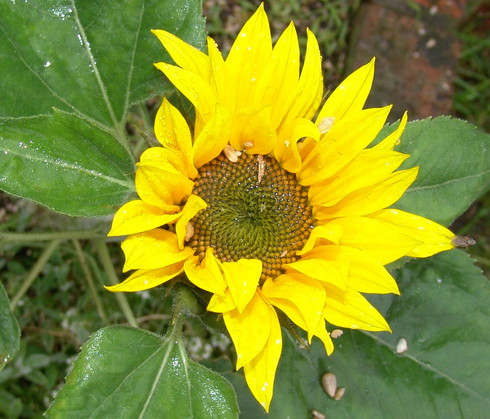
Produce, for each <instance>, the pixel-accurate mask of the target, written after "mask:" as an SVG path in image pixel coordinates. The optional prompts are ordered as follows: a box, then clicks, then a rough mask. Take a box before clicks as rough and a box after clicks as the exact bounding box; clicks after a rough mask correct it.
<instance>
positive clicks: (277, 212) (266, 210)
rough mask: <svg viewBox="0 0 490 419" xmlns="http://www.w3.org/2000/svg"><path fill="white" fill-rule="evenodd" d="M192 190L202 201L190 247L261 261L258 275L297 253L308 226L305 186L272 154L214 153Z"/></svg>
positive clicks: (272, 272)
mask: <svg viewBox="0 0 490 419" xmlns="http://www.w3.org/2000/svg"><path fill="white" fill-rule="evenodd" d="M194 182H195V184H194V189H193V194H195V195H198V196H199V197H201V198H202V199H203V200H204V201H205V202H206V203H207V204H208V207H207V208H206V209H204V210H202V211H200V212H199V213H198V214H197V215H196V216H195V217H194V218H193V219H192V221H191V223H192V224H193V227H194V235H193V236H192V238H191V240H190V243H189V245H190V247H191V248H193V249H194V250H195V251H196V254H197V255H198V256H199V257H201V258H203V257H204V255H205V252H206V248H207V247H211V248H213V249H214V254H215V256H216V257H217V258H218V259H219V260H221V261H222V262H231V261H237V260H239V259H259V260H261V261H262V279H265V278H268V277H272V278H274V277H276V276H278V275H280V274H281V272H282V266H283V264H286V263H291V262H293V261H295V260H296V259H297V257H296V256H295V255H296V252H297V251H298V250H300V249H301V248H302V247H303V246H304V244H305V243H306V240H307V239H308V237H309V234H310V231H311V229H312V228H313V219H312V214H311V207H310V205H309V203H308V190H307V188H305V187H303V186H301V185H299V184H298V182H297V180H296V176H295V175H294V174H292V173H289V172H287V171H286V170H284V169H282V168H281V167H280V166H279V164H278V163H277V161H276V160H275V159H273V158H270V157H267V156H260V155H248V154H245V153H244V154H242V155H241V156H240V157H239V158H238V161H237V162H231V161H230V160H228V159H227V158H226V157H225V156H223V155H220V156H218V157H217V158H215V159H214V160H212V161H210V162H209V163H207V164H205V165H204V166H202V167H201V168H200V169H199V174H198V176H197V178H196V179H195V180H194Z"/></svg>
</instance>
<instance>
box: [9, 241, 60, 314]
mask: <svg viewBox="0 0 490 419" xmlns="http://www.w3.org/2000/svg"><path fill="white" fill-rule="evenodd" d="M60 243H61V240H53V241H52V242H51V243H49V244H48V245H47V246H46V248H45V249H44V251H43V252H42V253H41V256H40V257H39V259H38V260H37V261H36V263H35V264H34V266H33V267H32V268H31V270H30V271H29V274H28V275H27V277H26V278H25V279H24V281H23V283H22V285H21V286H20V288H19V290H18V291H17V293H16V294H15V296H14V297H13V298H12V301H11V302H10V310H12V311H14V310H15V307H17V304H19V301H20V300H21V298H22V297H23V296H24V294H25V293H26V292H27V290H28V289H29V287H30V286H31V285H32V283H33V282H34V280H35V279H36V278H37V277H38V275H39V273H40V272H41V270H42V269H43V267H44V265H45V264H46V262H47V261H48V260H49V258H50V257H51V255H52V254H53V252H54V251H55V250H56V248H57V247H58V246H59V244H60Z"/></svg>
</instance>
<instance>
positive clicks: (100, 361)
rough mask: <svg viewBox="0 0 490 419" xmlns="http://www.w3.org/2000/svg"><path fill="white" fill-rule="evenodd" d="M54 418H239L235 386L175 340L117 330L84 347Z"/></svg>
mask: <svg viewBox="0 0 490 419" xmlns="http://www.w3.org/2000/svg"><path fill="white" fill-rule="evenodd" d="M46 416H47V417H48V418H67V417H69V418H88V417H90V418H108V417H120V418H170V419H172V418H179V419H180V418H196V419H197V418H203V419H205V418H236V417H238V406H237V404H236V396H235V393H234V391H233V388H232V386H231V385H230V384H229V383H228V382H227V381H226V380H225V379H224V378H223V377H221V376H220V375H218V374H216V373H215V372H212V371H211V370H208V369H207V368H204V367H202V366H201V365H199V364H197V363H195V362H193V361H191V360H190V359H188V358H187V355H186V353H185V351H184V349H183V347H182V346H181V344H180V343H179V342H177V341H176V340H175V338H174V337H172V336H171V337H169V338H162V337H161V336H158V335H155V334H152V333H150V332H147V331H144V330H142V329H133V328H129V327H122V326H112V327H108V328H105V329H101V330H99V331H98V332H96V333H95V334H94V335H93V336H92V337H91V338H90V339H89V341H88V342H87V343H86V344H85V345H84V346H83V348H82V351H81V353H80V355H79V357H78V358H77V360H76V361H75V363H74V366H73V370H72V371H71V372H70V374H68V376H67V377H66V384H65V385H64V387H63V388H62V389H61V390H60V392H59V393H58V395H57V397H56V399H55V401H54V402H53V404H52V406H51V407H50V408H49V410H48V411H47V412H46Z"/></svg>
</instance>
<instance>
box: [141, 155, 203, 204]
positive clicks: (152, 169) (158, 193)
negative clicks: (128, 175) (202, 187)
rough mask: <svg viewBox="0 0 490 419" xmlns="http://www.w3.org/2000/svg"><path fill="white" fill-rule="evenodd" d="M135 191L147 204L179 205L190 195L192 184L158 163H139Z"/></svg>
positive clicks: (173, 170) (185, 177)
mask: <svg viewBox="0 0 490 419" xmlns="http://www.w3.org/2000/svg"><path fill="white" fill-rule="evenodd" d="M135 183H136V190H137V192H138V195H139V196H140V198H141V199H142V200H143V201H145V202H146V203H147V204H150V205H153V206H156V207H163V208H165V207H166V206H168V205H174V204H180V203H181V202H182V201H183V199H184V198H185V197H187V196H188V195H190V194H191V192H192V187H193V186H194V182H193V181H192V180H190V179H188V178H187V176H184V175H182V174H181V173H179V172H177V171H176V170H175V169H173V168H171V167H168V170H165V169H163V168H162V166H161V165H160V164H158V163H153V162H140V163H138V168H137V170H136V179H135Z"/></svg>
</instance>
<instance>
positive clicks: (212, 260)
mask: <svg viewBox="0 0 490 419" xmlns="http://www.w3.org/2000/svg"><path fill="white" fill-rule="evenodd" d="M219 265H220V262H219V260H218V259H216V257H215V256H214V255H213V252H212V251H211V249H210V248H209V247H208V248H207V249H206V256H205V257H204V259H203V260H202V262H201V263H199V258H198V257H197V256H194V257H191V258H189V259H188V260H187V261H186V262H185V265H184V268H185V273H186V275H187V278H189V281H191V282H192V283H193V284H194V285H195V286H196V287H199V288H201V289H203V290H206V291H209V292H212V293H214V294H218V295H220V296H222V297H224V294H225V289H226V286H227V285H226V281H225V278H224V275H223V272H222V271H221V269H220V266H219ZM230 297H231V294H230ZM234 308H235V307H233V308H230V310H232V309H234ZM218 311H219V310H218ZM226 311H228V310H226Z"/></svg>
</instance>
